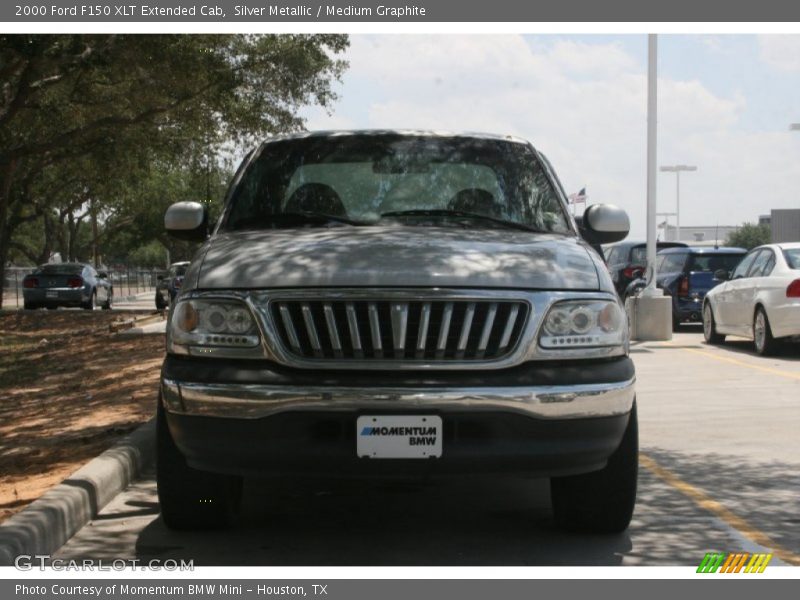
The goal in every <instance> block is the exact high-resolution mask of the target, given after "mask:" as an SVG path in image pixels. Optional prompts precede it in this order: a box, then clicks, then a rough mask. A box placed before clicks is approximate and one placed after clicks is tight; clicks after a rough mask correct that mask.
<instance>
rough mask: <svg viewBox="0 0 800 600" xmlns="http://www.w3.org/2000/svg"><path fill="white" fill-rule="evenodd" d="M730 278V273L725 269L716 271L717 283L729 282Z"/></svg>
mask: <svg viewBox="0 0 800 600" xmlns="http://www.w3.org/2000/svg"><path fill="white" fill-rule="evenodd" d="M730 277H731V276H730V273H728V272H727V271H726V270H725V269H717V270H716V271H714V279H716V280H717V281H728V279H730Z"/></svg>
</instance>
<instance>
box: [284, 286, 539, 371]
mask: <svg viewBox="0 0 800 600" xmlns="http://www.w3.org/2000/svg"><path fill="white" fill-rule="evenodd" d="M270 311H271V317H272V319H273V321H274V323H275V326H276V329H277V332H278V335H279V337H280V343H281V344H282V345H283V347H284V349H285V350H286V351H287V353H289V354H291V355H294V356H297V357H300V358H302V359H311V360H315V359H316V360H325V359H331V360H345V361H347V360H351V361H370V362H372V361H377V360H383V361H421V362H425V363H431V362H440V361H442V362H449V361H491V360H496V359H500V358H503V357H505V356H507V355H508V354H510V353H511V352H512V351H513V350H514V348H515V347H516V345H517V343H518V342H519V339H520V337H521V335H522V332H523V331H524V328H525V323H526V321H527V318H528V312H529V308H528V304H527V303H526V302H522V301H519V300H497V301H494V300H485V299H475V300H472V299H430V300H428V299H421V300H405V299H403V300H398V301H395V300H391V299H375V300H370V299H364V298H359V299H353V300H347V299H339V298H337V299H331V300H326V299H321V300H312V299H310V300H305V299H303V300H297V299H291V300H280V299H277V300H273V301H272V302H271V303H270Z"/></svg>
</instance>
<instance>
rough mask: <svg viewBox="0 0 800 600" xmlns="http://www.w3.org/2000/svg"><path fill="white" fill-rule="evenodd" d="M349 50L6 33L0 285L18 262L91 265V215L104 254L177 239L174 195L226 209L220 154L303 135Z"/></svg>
mask: <svg viewBox="0 0 800 600" xmlns="http://www.w3.org/2000/svg"><path fill="white" fill-rule="evenodd" d="M348 43H349V42H348V38H347V36H344V35H0V277H1V276H2V270H3V268H4V265H5V264H6V262H7V259H8V257H9V256H12V257H13V258H15V260H16V259H22V260H27V261H32V262H38V261H39V260H40V259H41V257H42V256H44V257H46V256H47V254H48V252H50V251H54V250H58V251H61V252H62V255H64V253H67V254H69V255H70V256H71V257H73V258H78V259H81V260H89V259H91V256H92V254H93V250H94V249H93V248H92V246H93V241H92V240H93V238H94V236H92V235H90V234H91V230H92V221H93V218H94V219H96V221H97V227H98V237H97V242H98V244H99V246H100V248H98V250H99V251H100V253H101V254H106V255H110V254H114V255H115V258H120V256H121V255H123V253H128V254H129V253H130V252H131V251H133V250H134V249H135V248H134V246H137V244H138V246H146V245H148V244H149V243H150V242H152V241H154V240H155V241H161V242H162V243H165V244H169V243H171V242H169V241H167V240H165V239H163V237H162V235H161V230H162V229H163V221H161V218H163V209H164V208H165V207H166V205H167V204H169V203H170V202H171V201H176V200H180V199H193V200H202V201H207V202H209V205H210V208H211V209H212V211H214V210H217V211H218V210H219V207H218V204H219V199H220V198H221V195H222V192H221V190H222V189H223V188H224V184H225V182H226V181H227V180H228V179H229V178H230V175H231V172H232V165H230V164H228V163H226V162H224V161H221V160H220V159H219V158H218V157H219V156H220V155H230V153H231V148H241V147H248V146H250V145H252V143H253V141H254V140H255V139H261V138H263V137H265V136H268V135H270V134H275V133H281V132H286V131H292V130H298V129H301V128H302V126H303V121H302V119H301V118H300V117H299V116H298V111H299V109H300V108H301V107H303V106H306V105H309V104H317V105H320V106H323V107H330V106H331V104H332V102H333V101H334V100H335V94H334V91H333V83H334V82H335V81H337V80H338V79H339V77H340V75H341V73H342V72H343V70H344V69H345V68H346V66H347V65H346V63H345V62H344V61H342V60H340V59H338V58H337V55H339V54H341V53H342V52H344V50H345V49H346V48H347V46H348ZM159 211H160V215H159V214H158V213H159ZM87 235H89V238H90V239H88V242H87V237H86V236H87ZM114 240H115V241H116V242H115V243H117V244H123V242H126V240H127V242H126V243H125V244H124V245H123V246H121V247H118V246H114V245H112V243H111V242H112V241H114ZM138 246H137V247H138ZM174 250H176V251H177V250H179V248H178V247H176V248H174ZM10 252H13V254H11V255H10V254H9V253H10ZM143 252H145V254H146V251H144V250H143ZM65 257H66V256H65Z"/></svg>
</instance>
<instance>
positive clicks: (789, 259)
mask: <svg viewBox="0 0 800 600" xmlns="http://www.w3.org/2000/svg"><path fill="white" fill-rule="evenodd" d="M715 276H716V278H717V279H720V280H725V281H724V283H722V284H720V285H718V286H717V287H715V288H714V289H713V290H711V291H710V292H709V293H708V294H707V295H706V299H705V303H704V304H703V333H704V335H705V338H706V341H707V342H708V343H710V344H720V343H722V342H724V341H725V336H726V335H738V336H742V337H745V338H749V339H751V340H753V342H754V344H755V348H756V352H758V353H759V354H763V355H766V354H771V353H773V352H774V351H775V350H776V349H777V348H778V346H779V345H780V343H781V342H782V341H785V340H789V339H791V338H793V337H798V336H800V243H792V244H768V245H766V246H759V247H758V248H754V249H753V250H751V251H750V252H749V253H748V254H747V256H745V257H744V258H743V259H742V261H741V262H740V263H739V265H738V266H737V267H736V269H735V270H734V271H733V273H731V274H728V273H727V272H725V271H722V270H721V271H718V272H717V273H715Z"/></svg>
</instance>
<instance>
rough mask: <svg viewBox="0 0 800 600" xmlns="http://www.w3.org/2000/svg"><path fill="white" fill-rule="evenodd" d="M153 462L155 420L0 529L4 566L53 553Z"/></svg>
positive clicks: (93, 461)
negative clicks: (18, 560) (23, 558)
mask: <svg viewBox="0 0 800 600" xmlns="http://www.w3.org/2000/svg"><path fill="white" fill-rule="evenodd" d="M154 459H155V419H151V420H150V421H148V422H147V423H145V424H144V425H142V426H141V427H139V428H138V429H136V430H135V431H134V432H133V433H131V434H130V435H129V436H127V437H126V438H124V439H123V440H121V441H120V442H119V443H118V444H116V445H115V446H113V447H112V448H109V449H108V450H106V451H105V452H103V453H102V454H101V455H100V456H98V457H97V458H95V459H93V460H92V461H91V462H89V463H87V464H86V465H84V466H83V467H81V468H80V469H78V470H77V471H75V473H73V474H72V475H71V476H69V477H68V478H67V479H65V480H64V481H63V482H61V483H60V484H59V485H57V486H55V487H54V488H52V489H50V490H49V491H47V492H46V493H45V494H44V495H43V496H42V497H41V498H39V499H38V500H35V501H34V502H32V503H31V504H30V505H29V506H28V507H26V508H25V509H24V510H22V511H21V512H20V513H18V514H16V515H14V516H13V517H11V518H10V519H8V520H7V521H6V522H5V523H3V524H2V525H0V566H3V565H4V566H10V565H13V564H14V559H15V558H16V557H17V556H20V555H22V554H29V555H36V554H40V555H41V554H48V555H50V554H53V553H55V552H56V551H57V550H58V549H59V548H61V546H63V545H64V544H65V543H66V542H67V540H69V539H70V538H71V537H72V536H73V535H75V533H76V532H77V531H78V530H79V529H81V528H82V527H83V526H84V525H86V524H87V523H88V522H89V521H90V520H91V519H93V518H94V517H95V516H97V514H98V513H99V512H100V510H102V509H103V507H104V506H105V505H106V504H108V502H109V501H110V500H111V499H112V498H113V497H114V496H116V495H117V494H118V493H120V492H121V491H122V490H124V489H125V488H126V487H128V486H129V485H130V484H131V482H133V481H134V480H135V479H137V478H138V477H139V475H140V474H141V472H142V469H143V468H144V467H145V466H147V465H148V464H150V463H152V462H153V460H154Z"/></svg>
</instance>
